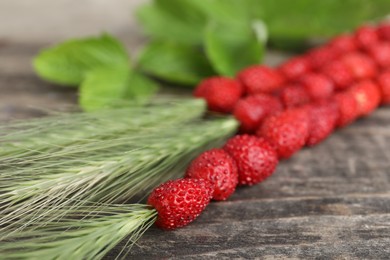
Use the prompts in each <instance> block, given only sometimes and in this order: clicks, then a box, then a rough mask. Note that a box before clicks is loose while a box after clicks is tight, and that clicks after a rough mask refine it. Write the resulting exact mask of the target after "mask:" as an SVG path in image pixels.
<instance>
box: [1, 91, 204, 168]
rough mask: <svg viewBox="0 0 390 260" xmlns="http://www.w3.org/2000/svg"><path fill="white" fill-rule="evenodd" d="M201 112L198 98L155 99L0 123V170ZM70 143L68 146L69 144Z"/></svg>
mask: <svg viewBox="0 0 390 260" xmlns="http://www.w3.org/2000/svg"><path fill="white" fill-rule="evenodd" d="M204 111H205V103H204V102H203V101H202V100H200V99H197V100H184V101H182V100H172V101H169V102H167V101H165V102H161V101H160V102H155V103H154V104H150V105H148V106H146V107H140V106H135V107H130V108H126V109H116V110H106V111H100V112H95V113H78V114H63V115H60V116H56V117H49V118H43V119H40V120H33V121H29V122H20V123H16V124H12V125H5V126H0V147H1V149H0V169H5V167H6V166H9V164H10V163H14V164H13V165H12V166H14V167H15V166H17V165H18V164H17V163H20V162H26V158H27V157H28V159H29V161H34V160H36V159H40V158H41V159H42V158H44V156H47V155H48V154H51V153H54V152H61V151H63V150H64V149H65V150H66V149H68V148H69V147H70V148H71V149H72V148H73V147H75V146H73V145H81V144H84V143H91V142H95V141H100V140H110V139H111V138H113V137H118V136H121V135H123V134H125V135H127V136H128V135H131V134H134V135H137V134H138V132H139V130H140V129H139V128H140V127H142V128H143V131H149V130H156V129H158V126H164V125H170V124H175V123H176V122H183V121H188V120H191V119H194V118H199V117H200V116H201V115H203V113H204ZM69 145H71V146H69Z"/></svg>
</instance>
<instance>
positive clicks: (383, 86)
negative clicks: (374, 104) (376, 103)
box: [378, 70, 390, 105]
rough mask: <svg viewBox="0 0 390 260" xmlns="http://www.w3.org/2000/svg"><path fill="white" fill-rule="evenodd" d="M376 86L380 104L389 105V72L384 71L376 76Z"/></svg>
mask: <svg viewBox="0 0 390 260" xmlns="http://www.w3.org/2000/svg"><path fill="white" fill-rule="evenodd" d="M378 85H379V89H380V91H381V94H382V99H381V103H382V104H384V105H388V104H390V71H389V70H388V71H385V72H382V73H381V74H379V76H378Z"/></svg>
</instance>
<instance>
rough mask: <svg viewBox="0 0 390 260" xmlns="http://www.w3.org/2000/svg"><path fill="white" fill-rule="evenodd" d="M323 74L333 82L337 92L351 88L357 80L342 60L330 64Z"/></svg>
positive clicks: (323, 70)
mask: <svg viewBox="0 0 390 260" xmlns="http://www.w3.org/2000/svg"><path fill="white" fill-rule="evenodd" d="M321 72H322V73H323V74H325V75H326V76H328V77H329V78H330V79H331V80H332V81H333V83H334V86H335V89H336V90H341V89H345V88H347V87H349V86H350V85H351V84H352V83H353V81H354V79H355V77H354V75H353V74H352V72H351V70H350V69H349V68H348V66H347V65H346V64H345V63H344V62H342V61H340V60H335V61H332V62H330V63H329V64H327V65H326V66H325V67H324V68H323V69H322V70H321Z"/></svg>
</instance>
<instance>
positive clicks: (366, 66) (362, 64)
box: [341, 52, 377, 79]
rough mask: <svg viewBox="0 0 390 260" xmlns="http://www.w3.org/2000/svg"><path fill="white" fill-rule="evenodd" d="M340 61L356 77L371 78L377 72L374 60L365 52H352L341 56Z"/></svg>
mask: <svg viewBox="0 0 390 260" xmlns="http://www.w3.org/2000/svg"><path fill="white" fill-rule="evenodd" d="M341 61H342V62H343V63H344V64H345V65H346V66H347V67H348V68H349V70H350V71H351V72H352V75H353V76H354V77H355V78H357V79H366V78H372V77H374V76H375V75H376V73H377V69H376V65H375V63H374V61H373V60H372V59H371V58H370V57H369V56H367V55H366V54H363V53H359V52H353V53H350V54H347V55H345V56H343V57H342V58H341Z"/></svg>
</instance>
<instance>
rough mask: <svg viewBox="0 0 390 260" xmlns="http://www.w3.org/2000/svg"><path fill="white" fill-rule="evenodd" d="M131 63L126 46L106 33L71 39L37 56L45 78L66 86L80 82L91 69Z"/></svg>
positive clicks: (38, 68) (37, 70) (39, 67)
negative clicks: (98, 35)
mask: <svg viewBox="0 0 390 260" xmlns="http://www.w3.org/2000/svg"><path fill="white" fill-rule="evenodd" d="M129 64H130V61H129V57H128V54H127V52H126V50H125V48H124V47H123V45H122V44H121V43H120V42H119V41H118V40H116V39H115V38H113V37H111V36H109V35H107V34H104V35H101V36H100V37H91V38H84V39H76V40H69V41H66V42H64V43H61V44H59V45H57V46H55V47H53V48H49V49H46V50H43V51H42V52H41V53H40V54H38V55H37V57H35V59H34V68H35V70H36V72H37V73H38V75H39V76H41V77H42V78H44V79H46V80H48V81H51V82H54V83H57V84H62V85H74V86H77V85H79V84H80V83H81V82H82V81H83V80H84V78H85V75H86V73H88V72H89V71H90V70H91V69H95V68H102V67H126V68H128V67H129Z"/></svg>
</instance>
